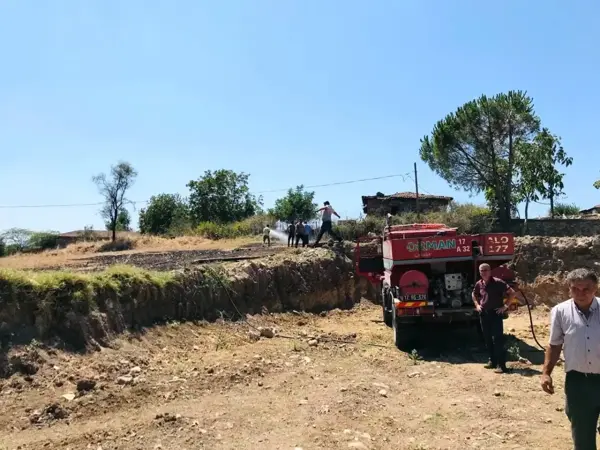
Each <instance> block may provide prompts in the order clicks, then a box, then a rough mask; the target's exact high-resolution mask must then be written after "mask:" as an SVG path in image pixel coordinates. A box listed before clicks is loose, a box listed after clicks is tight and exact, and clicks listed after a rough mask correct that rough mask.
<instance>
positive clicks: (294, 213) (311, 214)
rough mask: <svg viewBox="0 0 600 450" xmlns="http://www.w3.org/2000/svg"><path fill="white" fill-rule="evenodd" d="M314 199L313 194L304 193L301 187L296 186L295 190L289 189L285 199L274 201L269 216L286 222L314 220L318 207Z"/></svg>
mask: <svg viewBox="0 0 600 450" xmlns="http://www.w3.org/2000/svg"><path fill="white" fill-rule="evenodd" d="M314 198H315V193H314V192H312V191H311V192H306V191H304V186H303V185H300V186H296V189H289V190H288V192H287V194H286V196H285V197H283V198H280V199H277V200H275V206H274V207H273V208H272V209H271V210H269V214H270V215H272V216H275V217H276V218H277V219H279V220H285V221H288V222H291V221H292V220H294V219H304V220H310V219H314V218H315V216H316V210H317V207H318V205H317V204H316V203H315V202H314V201H313V200H314Z"/></svg>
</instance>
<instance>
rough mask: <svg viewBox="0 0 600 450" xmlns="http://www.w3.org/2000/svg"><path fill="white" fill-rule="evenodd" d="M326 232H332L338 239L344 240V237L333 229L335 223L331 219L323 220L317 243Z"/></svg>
mask: <svg viewBox="0 0 600 450" xmlns="http://www.w3.org/2000/svg"><path fill="white" fill-rule="evenodd" d="M325 232H328V233H329V234H331V235H332V236H333V237H334V238H336V239H337V240H338V241H340V242H341V241H342V237H341V236H340V235H339V234H337V233H336V232H335V231H334V230H333V225H332V223H331V221H330V220H326V221H325V222H323V223H322V224H321V229H320V230H319V234H318V236H317V240H316V241H315V244H318V243H319V242H320V241H321V238H322V237H323V235H324V234H325Z"/></svg>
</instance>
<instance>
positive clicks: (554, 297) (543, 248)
mask: <svg viewBox="0 0 600 450" xmlns="http://www.w3.org/2000/svg"><path fill="white" fill-rule="evenodd" d="M510 266H511V267H512V268H513V269H514V270H516V272H517V273H518V275H519V278H520V279H521V280H522V287H523V289H524V291H525V293H526V294H527V295H528V296H529V297H530V300H533V301H535V302H536V303H544V304H548V305H552V304H556V303H558V302H560V301H562V300H565V299H567V298H569V292H568V288H567V286H566V284H565V277H566V275H567V273H569V272H570V271H571V270H574V269H577V268H581V267H585V268H589V269H592V270H595V271H596V272H597V271H598V270H599V269H600V236H594V237H561V238H557V237H541V236H525V237H522V238H518V239H517V245H516V249H515V258H514V260H513V262H512V263H511V265H510Z"/></svg>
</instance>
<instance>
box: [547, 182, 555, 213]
mask: <svg viewBox="0 0 600 450" xmlns="http://www.w3.org/2000/svg"><path fill="white" fill-rule="evenodd" d="M548 187H549V188H550V189H549V191H550V195H549V197H550V217H552V218H553V219H554V186H553V185H552V184H550V185H549V186H548Z"/></svg>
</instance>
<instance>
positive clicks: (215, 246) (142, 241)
mask: <svg viewBox="0 0 600 450" xmlns="http://www.w3.org/2000/svg"><path fill="white" fill-rule="evenodd" d="M131 241H132V243H133V244H132V245H133V246H134V249H133V250H127V251H120V252H99V249H100V247H101V246H102V245H103V244H104V243H105V242H90V243H85V242H83V243H78V244H72V245H69V246H68V247H67V248H64V249H61V250H51V251H45V252H41V253H28V254H27V253H26V254H19V255H14V256H9V257H6V258H0V268H3V267H4V268H13V269H32V270H61V269H68V270H75V271H86V272H87V271H98V270H102V269H104V268H106V267H107V266H110V265H113V264H130V265H135V266H138V267H142V268H145V269H153V270H173V269H180V268H183V267H185V266H187V265H190V264H193V262H194V261H196V260H198V259H207V258H209V259H210V258H227V257H231V256H240V257H244V256H250V257H252V256H266V255H269V254H271V253H276V252H278V251H280V250H282V249H284V248H286V247H283V246H281V245H277V244H278V243H277V242H274V243H273V244H274V245H272V246H271V248H268V247H263V245H262V244H261V243H260V242H257V239H255V238H252V239H250V238H243V239H230V240H222V241H211V240H209V239H205V238H200V237H195V236H188V237H181V238H175V239H165V238H159V237H146V236H142V237H137V238H132V239H131Z"/></svg>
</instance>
